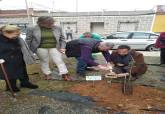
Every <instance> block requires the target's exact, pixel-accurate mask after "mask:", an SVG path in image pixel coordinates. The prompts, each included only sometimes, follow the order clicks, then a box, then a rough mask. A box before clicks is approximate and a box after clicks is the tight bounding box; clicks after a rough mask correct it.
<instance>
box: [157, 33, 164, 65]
mask: <svg viewBox="0 0 165 114" xmlns="http://www.w3.org/2000/svg"><path fill="white" fill-rule="evenodd" d="M155 47H156V48H160V64H165V32H162V33H160V36H159V37H158V39H157V41H156V43H155Z"/></svg>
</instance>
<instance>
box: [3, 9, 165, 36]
mask: <svg viewBox="0 0 165 114" xmlns="http://www.w3.org/2000/svg"><path fill="white" fill-rule="evenodd" d="M28 14H29V16H27V12H26V10H0V25H3V24H17V25H19V26H20V27H22V28H23V29H25V30H26V28H27V26H31V25H35V24H36V21H37V19H38V17H40V16H52V17H54V19H55V21H56V25H59V26H61V27H62V28H63V30H64V32H65V30H66V28H67V27H70V28H71V29H72V30H73V36H75V37H78V36H79V35H80V34H82V33H84V32H96V33H99V34H102V35H107V34H110V33H112V32H118V31H152V30H155V28H154V27H155V26H156V25H157V24H155V19H156V18H155V17H156V16H155V15H156V13H155V11H153V10H147V11H104V12H47V11H35V10H33V9H29V12H28ZM162 21H163V20H162ZM156 32H159V30H157V31H156Z"/></svg>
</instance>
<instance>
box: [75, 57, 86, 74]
mask: <svg viewBox="0 0 165 114" xmlns="http://www.w3.org/2000/svg"><path fill="white" fill-rule="evenodd" d="M76 59H77V69H76V70H77V73H78V74H85V71H86V67H87V63H86V62H85V61H84V60H83V59H81V57H76Z"/></svg>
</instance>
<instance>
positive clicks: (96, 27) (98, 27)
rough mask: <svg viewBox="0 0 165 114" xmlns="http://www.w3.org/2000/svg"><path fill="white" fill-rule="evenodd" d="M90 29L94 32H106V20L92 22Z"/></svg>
mask: <svg viewBox="0 0 165 114" xmlns="http://www.w3.org/2000/svg"><path fill="white" fill-rule="evenodd" d="M90 29H91V32H92V33H99V34H104V22H92V23H91V26H90Z"/></svg>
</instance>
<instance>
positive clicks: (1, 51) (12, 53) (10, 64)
mask: <svg viewBox="0 0 165 114" xmlns="http://www.w3.org/2000/svg"><path fill="white" fill-rule="evenodd" d="M19 35H20V28H19V27H17V26H15V25H7V26H3V27H2V28H1V33H0V59H4V60H5V63H4V67H5V70H6V72H7V74H8V78H9V82H10V84H11V88H12V90H13V91H14V92H18V91H20V90H19V88H18V87H17V85H16V80H17V79H19V80H20V82H21V83H20V86H21V87H25V88H31V89H35V88H38V86H37V85H34V84H32V83H31V82H29V78H28V74H27V70H26V65H25V62H24V56H25V55H29V54H27V53H26V54H24V55H23V53H25V51H26V50H25V46H23V41H22V39H21V38H19ZM21 44H22V45H21ZM22 50H24V52H23V53H22ZM0 78H1V79H4V74H3V71H2V69H1V68H0ZM6 86H7V90H9V87H8V85H7V84H6Z"/></svg>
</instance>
